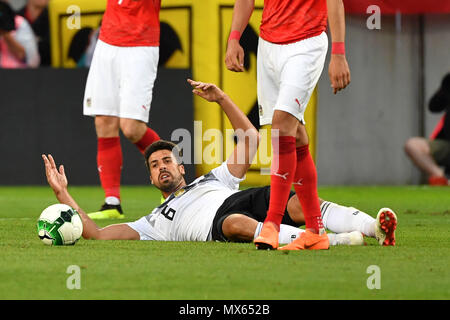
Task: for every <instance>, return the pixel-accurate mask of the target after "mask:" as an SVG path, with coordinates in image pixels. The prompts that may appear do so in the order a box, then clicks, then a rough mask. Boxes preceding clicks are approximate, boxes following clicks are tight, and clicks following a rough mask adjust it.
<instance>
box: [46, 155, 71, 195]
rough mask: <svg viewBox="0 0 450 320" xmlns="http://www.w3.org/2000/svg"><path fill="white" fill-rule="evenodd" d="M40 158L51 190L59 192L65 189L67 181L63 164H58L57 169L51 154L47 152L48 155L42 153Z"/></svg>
mask: <svg viewBox="0 0 450 320" xmlns="http://www.w3.org/2000/svg"><path fill="white" fill-rule="evenodd" d="M42 159H43V160H44V165H45V175H46V176H47V182H48V184H49V185H50V187H51V188H52V189H53V191H54V192H55V193H56V194H58V193H59V192H61V191H63V190H65V189H67V185H68V182H67V177H66V174H65V172H64V166H63V165H60V166H59V169H57V167H56V163H55V160H54V159H53V157H52V155H51V154H49V155H48V157H47V156H46V155H45V154H43V155H42Z"/></svg>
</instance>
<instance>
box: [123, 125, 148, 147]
mask: <svg viewBox="0 0 450 320" xmlns="http://www.w3.org/2000/svg"><path fill="white" fill-rule="evenodd" d="M146 129H147V126H146V125H145V124H144V123H143V122H139V121H121V122H120V130H122V133H123V135H124V136H125V137H126V138H127V139H128V140H130V141H131V142H133V143H135V142H137V141H139V140H140V139H141V138H142V136H143V135H144V134H145V131H146Z"/></svg>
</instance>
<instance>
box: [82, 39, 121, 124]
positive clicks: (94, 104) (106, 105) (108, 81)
mask: <svg viewBox="0 0 450 320" xmlns="http://www.w3.org/2000/svg"><path fill="white" fill-rule="evenodd" d="M117 50H120V48H118V47H115V46H111V45H108V44H107V43H104V42H102V41H101V40H99V41H98V42H97V45H96V48H95V52H94V56H93V59H92V64H91V67H90V69H89V74H88V77H87V80H86V88H85V94H84V101H83V114H84V115H88V116H96V115H106V116H118V115H119V102H120V101H119V89H120V85H119V84H120V72H119V70H118V65H117V62H116V56H117Z"/></svg>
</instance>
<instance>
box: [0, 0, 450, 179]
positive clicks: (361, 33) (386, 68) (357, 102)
mask: <svg viewBox="0 0 450 320" xmlns="http://www.w3.org/2000/svg"><path fill="white" fill-rule="evenodd" d="M9 3H10V4H11V5H12V6H13V7H14V9H16V10H19V9H20V8H22V7H23V6H24V5H25V3H26V0H9ZM105 3H106V0H50V1H49V22H50V51H51V66H46V67H42V66H41V67H40V68H36V69H27V70H5V69H0V105H1V108H2V113H3V114H2V117H1V118H0V146H1V152H2V166H1V167H0V177H1V178H0V184H1V185H18V184H24V185H27V184H30V185H33V184H45V177H44V173H43V170H42V164H41V159H40V154H41V153H44V152H46V153H53V154H54V155H55V156H56V158H57V159H58V160H59V161H60V162H62V163H65V165H66V167H67V168H69V170H70V171H69V174H70V175H69V178H70V180H71V183H72V184H79V185H88V184H98V176H97V172H96V164H95V163H96V162H95V147H96V145H95V143H96V140H95V131H94V126H93V121H92V119H89V118H86V117H83V116H82V99H83V93H84V86H85V79H86V76H87V71H88V63H86V61H88V59H85V58H86V57H87V56H88V54H89V52H88V49H89V43H90V42H89V41H90V40H92V38H90V36H91V35H92V34H93V32H95V30H96V29H97V28H98V26H99V23H100V21H101V16H102V12H103V10H104V8H105ZM233 3H234V1H233V0H207V1H205V0H162V10H161V22H162V24H163V25H162V34H163V35H162V37H161V66H160V70H159V73H160V74H159V76H158V78H157V82H156V84H155V90H154V100H153V103H152V110H151V113H150V119H151V120H150V124H151V125H152V126H153V127H154V128H155V129H156V130H159V131H158V132H161V136H162V137H163V138H165V139H171V138H173V137H171V134H172V133H173V130H175V129H177V128H184V129H186V130H188V131H189V132H190V133H191V135H192V137H194V136H195V144H196V148H194V146H192V149H191V152H192V158H194V154H196V153H198V152H201V151H202V150H203V149H204V148H205V146H206V145H207V144H209V143H211V142H209V141H205V136H204V137H203V141H202V139H201V138H199V133H198V131H197V132H195V130H194V127H195V125H194V122H193V121H194V120H196V121H202V123H201V127H198V126H197V127H195V128H196V129H200V128H201V131H202V133H204V132H205V131H206V130H208V129H214V128H215V129H219V130H220V131H222V132H224V131H225V129H227V128H229V123H227V122H226V121H225V120H224V118H223V116H222V115H221V112H220V110H219V107H217V106H214V105H209V104H206V103H205V102H203V101H200V100H197V99H195V98H192V97H191V94H190V88H188V86H186V85H185V79H186V77H191V76H192V77H194V78H195V79H198V80H201V81H205V82H214V83H217V84H218V85H220V86H221V87H222V88H223V89H224V90H225V91H226V92H228V93H229V94H230V96H231V97H232V98H233V99H234V100H235V101H236V102H237V104H238V105H239V106H241V107H242V109H243V110H244V111H245V112H246V113H247V114H249V117H251V119H253V120H254V121H256V118H257V117H255V115H256V116H257V112H256V114H255V110H257V109H255V103H256V39H257V33H258V24H259V19H260V17H261V13H262V5H263V0H257V1H256V8H255V14H254V15H253V17H252V20H251V23H250V26H249V28H247V30H246V33H245V36H244V37H243V45H244V47H245V49H246V54H247V57H248V59H247V60H246V70H247V71H246V72H245V74H240V75H236V74H233V73H231V72H229V71H226V69H225V65H224V63H223V60H224V52H225V46H226V39H227V37H228V32H229V29H230V23H231V14H232V8H233V7H232V6H233ZM344 3H345V6H346V27H347V35H346V43H347V45H346V48H347V59H348V61H349V64H350V69H351V73H352V83H351V84H350V86H349V87H348V88H347V89H345V90H344V92H342V93H339V94H338V95H333V94H332V91H331V89H330V84H329V79H328V74H327V65H328V63H326V64H325V69H324V72H323V74H322V77H321V79H320V81H319V85H318V88H317V91H316V94H315V96H314V97H313V99H312V101H311V103H310V107H309V108H308V115H307V122H308V130H309V132H310V135H311V137H312V148H313V151H314V154H315V158H316V162H317V166H318V176H319V184H320V185H405V184H406V185H407V184H418V183H422V182H424V178H423V177H422V175H421V173H420V171H419V170H418V169H416V168H415V167H414V166H413V164H412V163H411V161H410V160H409V159H408V158H407V157H406V155H405V153H404V150H403V146H404V143H405V141H406V140H407V139H408V138H409V137H412V136H426V137H427V136H429V135H430V134H431V132H432V131H433V129H434V127H435V126H436V124H437V122H438V121H439V119H440V118H441V116H442V114H431V113H430V112H429V111H428V108H427V104H428V101H429V99H430V97H431V96H432V94H433V93H434V92H435V91H436V90H437V89H438V88H439V86H440V83H441V80H442V78H443V76H444V75H445V74H446V73H448V72H449V71H450V59H449V57H450V45H449V44H450V1H447V0H446V1H427V2H426V3H425V4H424V3H423V2H422V1H416V0H410V1H394V0H391V1H388V0H385V1H381V0H344ZM72 5H75V6H77V7H78V8H79V9H80V15H79V16H77V15H76V12H77V11H76V8H75V9H74V8H73V7H71V6H72ZM370 5H377V6H378V7H379V8H380V10H381V11H380V12H381V15H380V16H379V18H380V20H379V22H380V27H381V28H380V29H369V28H368V26H367V23H368V19H369V18H370V17H372V18H373V12H369V13H368V12H367V8H368V7H369V6H370ZM74 10H75V11H74ZM78 17H79V20H77V18H78ZM77 22H79V25H78V26H77V27H75V28H70V27H69V25H73V24H74V23H75V25H76V23H77ZM174 92H176V94H174ZM167 115H173V116H171V117H170V120H169V121H168V119H167ZM200 137H201V135H200ZM226 139H227V140H232V136H229V137H226ZM268 141H270V140H268ZM201 142H202V143H201ZM199 144H200V146H199ZM122 146H123V148H124V149H125V151H124V175H123V180H122V181H123V184H146V183H147V178H146V174H145V168H144V166H143V165H142V160H141V158H140V154H139V153H138V152H137V150H134V148H133V147H132V146H130V144H129V143H123V144H122ZM267 147H268V149H269V152H270V143H269V146H267ZM222 152H224V153H226V151H223V150H222V151H221V150H218V151H217V152H216V155H217V157H218V161H220V160H221V159H222V158H223V156H224V155H223V154H222ZM225 156H226V155H225ZM259 161H260V162H261V159H259ZM212 166H214V165H208V164H204V163H198V164H195V165H191V166H189V169H188V178H193V177H194V176H195V175H199V174H203V173H205V172H207V171H209V170H210V169H211V167H212ZM261 167H264V165H261V163H257V164H255V165H254V166H253V169H254V170H253V172H251V173H250V174H249V175H248V178H247V183H248V184H252V185H254V184H261V183H268V176H261V175H260V174H259V169H260V168H261ZM266 167H267V166H266Z"/></svg>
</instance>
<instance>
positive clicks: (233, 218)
mask: <svg viewBox="0 0 450 320" xmlns="http://www.w3.org/2000/svg"><path fill="white" fill-rule="evenodd" d="M257 225H258V221H256V220H255V219H253V218H251V217H249V216H247V215H245V214H241V213H230V214H229V215H227V216H226V217H225V218H224V219H223V222H222V232H223V235H224V236H225V237H226V238H227V239H228V240H229V241H234V242H251V241H252V240H253V236H254V234H255V230H256V227H257Z"/></svg>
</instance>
